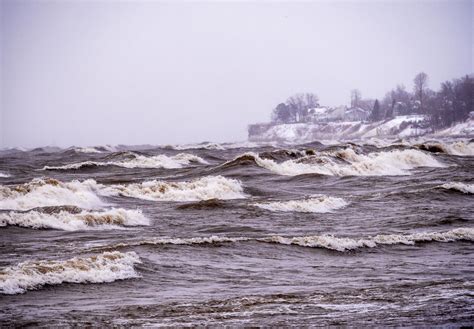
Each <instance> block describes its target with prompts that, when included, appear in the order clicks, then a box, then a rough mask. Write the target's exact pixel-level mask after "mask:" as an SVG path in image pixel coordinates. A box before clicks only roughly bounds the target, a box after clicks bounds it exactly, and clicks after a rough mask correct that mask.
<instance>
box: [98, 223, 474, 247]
mask: <svg viewBox="0 0 474 329" xmlns="http://www.w3.org/2000/svg"><path fill="white" fill-rule="evenodd" d="M463 240H464V241H474V228H456V229H453V230H450V231H446V232H419V233H413V234H379V235H376V236H373V237H367V238H362V239H354V238H339V237H335V236H332V235H313V236H297V237H283V236H278V235H274V236H269V237H262V238H251V237H222V236H215V235H214V236H210V237H195V238H167V237H164V238H155V239H149V240H142V241H136V242H129V243H119V244H115V245H112V246H97V247H94V248H92V249H99V250H103V249H107V250H108V249H115V248H123V247H131V246H142V245H169V244H172V245H195V244H198V245H199V244H219V243H233V242H246V241H255V242H262V243H276V244H283V245H296V246H300V247H309V248H323V249H329V250H335V251H339V252H345V251H350V250H355V249H359V248H375V247H377V246H380V245H395V244H404V245H414V244H416V243H420V242H454V241H463Z"/></svg>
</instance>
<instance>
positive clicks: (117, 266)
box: [0, 251, 141, 295]
mask: <svg viewBox="0 0 474 329" xmlns="http://www.w3.org/2000/svg"><path fill="white" fill-rule="evenodd" d="M137 263H141V262H140V259H139V257H138V256H137V254H136V253H134V252H127V253H121V252H118V251H114V252H104V253H102V254H100V255H95V256H91V257H87V258H83V257H74V258H71V259H69V260H65V261H44V260H43V261H28V262H23V263H20V264H18V265H16V266H12V267H6V268H3V269H0V293H2V294H8V295H12V294H21V293H24V292H26V291H27V290H35V289H38V288H41V287H43V286H45V285H58V284H62V283H105V282H113V281H116V280H124V279H129V278H137V277H139V275H138V274H137V272H136V271H135V269H134V265H135V264H137Z"/></svg>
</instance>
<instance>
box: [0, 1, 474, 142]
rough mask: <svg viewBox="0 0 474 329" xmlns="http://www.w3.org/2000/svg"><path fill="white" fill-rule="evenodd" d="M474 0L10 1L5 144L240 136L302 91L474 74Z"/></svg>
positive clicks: (0, 11) (340, 98) (365, 91)
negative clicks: (419, 76)
mask: <svg viewBox="0 0 474 329" xmlns="http://www.w3.org/2000/svg"><path fill="white" fill-rule="evenodd" d="M473 14H474V5H473V1H456V0H449V1H408V0H406V1H403V0H399V1H371V2H366V1H364V2H363V1H345V2H339V1H319V2H318V1H315V2H299V3H296V2H270V1H265V2H263V1H260V2H228V1H222V2H183V1H177V2H158V1H129V2H127V1H106V0H103V1H93V0H90V1H42V0H30V1H28V0H23V1H22V0H16V1H10V0H0V20H1V24H0V39H1V40H0V46H1V52H0V56H1V61H0V63H1V66H0V69H1V71H0V75H1V80H0V82H1V85H0V91H1V94H0V100H1V102H0V105H1V108H0V146H2V147H19V146H21V147H37V146H46V145H51V146H61V147H67V146H71V145H83V146H85V145H103V144H112V145H116V144H128V145H133V144H153V145H163V144H182V143H198V142H202V141H213V142H231V141H243V140H246V138H247V125H248V124H250V123H256V122H266V121H269V119H270V114H271V111H272V109H273V108H274V107H275V106H276V105H277V104H278V103H280V102H284V101H285V100H286V99H287V98H288V97H289V96H291V95H293V94H295V93H299V92H312V93H316V94H317V95H318V96H319V98H320V103H321V104H322V105H327V106H337V105H342V104H348V103H349V101H350V90H351V89H354V88H357V89H359V90H361V92H362V96H363V97H367V98H382V97H383V96H384V95H385V93H386V92H387V91H388V90H390V89H391V88H393V87H395V86H396V85H397V84H404V85H405V86H407V88H408V89H411V88H412V81H413V77H414V76H415V75H416V73H418V72H420V71H424V72H426V73H427V74H428V75H429V86H430V87H431V88H433V89H437V88H438V87H439V85H440V83H441V82H443V81H445V80H450V79H452V78H457V77H461V76H463V75H465V74H469V73H472V72H473V50H474V45H473Z"/></svg>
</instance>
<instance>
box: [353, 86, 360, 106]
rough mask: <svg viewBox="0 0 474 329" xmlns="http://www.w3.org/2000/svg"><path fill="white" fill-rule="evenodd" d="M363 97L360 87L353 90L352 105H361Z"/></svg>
mask: <svg viewBox="0 0 474 329" xmlns="http://www.w3.org/2000/svg"><path fill="white" fill-rule="evenodd" d="M361 99H362V94H361V93H360V90H359V89H352V90H351V107H359V105H360V101H361Z"/></svg>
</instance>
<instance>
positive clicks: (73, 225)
mask: <svg viewBox="0 0 474 329" xmlns="http://www.w3.org/2000/svg"><path fill="white" fill-rule="evenodd" d="M7 225H15V226H21V227H27V228H33V229H44V228H51V229H57V230H64V231H77V230H110V229H116V228H122V227H129V226H143V225H149V220H148V218H146V217H145V216H144V215H143V213H142V212H141V211H140V210H127V209H121V208H118V209H117V208H112V209H109V210H105V211H87V210H82V211H80V212H78V213H71V212H69V211H63V210H61V211H58V212H52V213H46V212H43V211H38V210H31V211H28V212H15V211H10V212H8V213H0V226H7Z"/></svg>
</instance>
